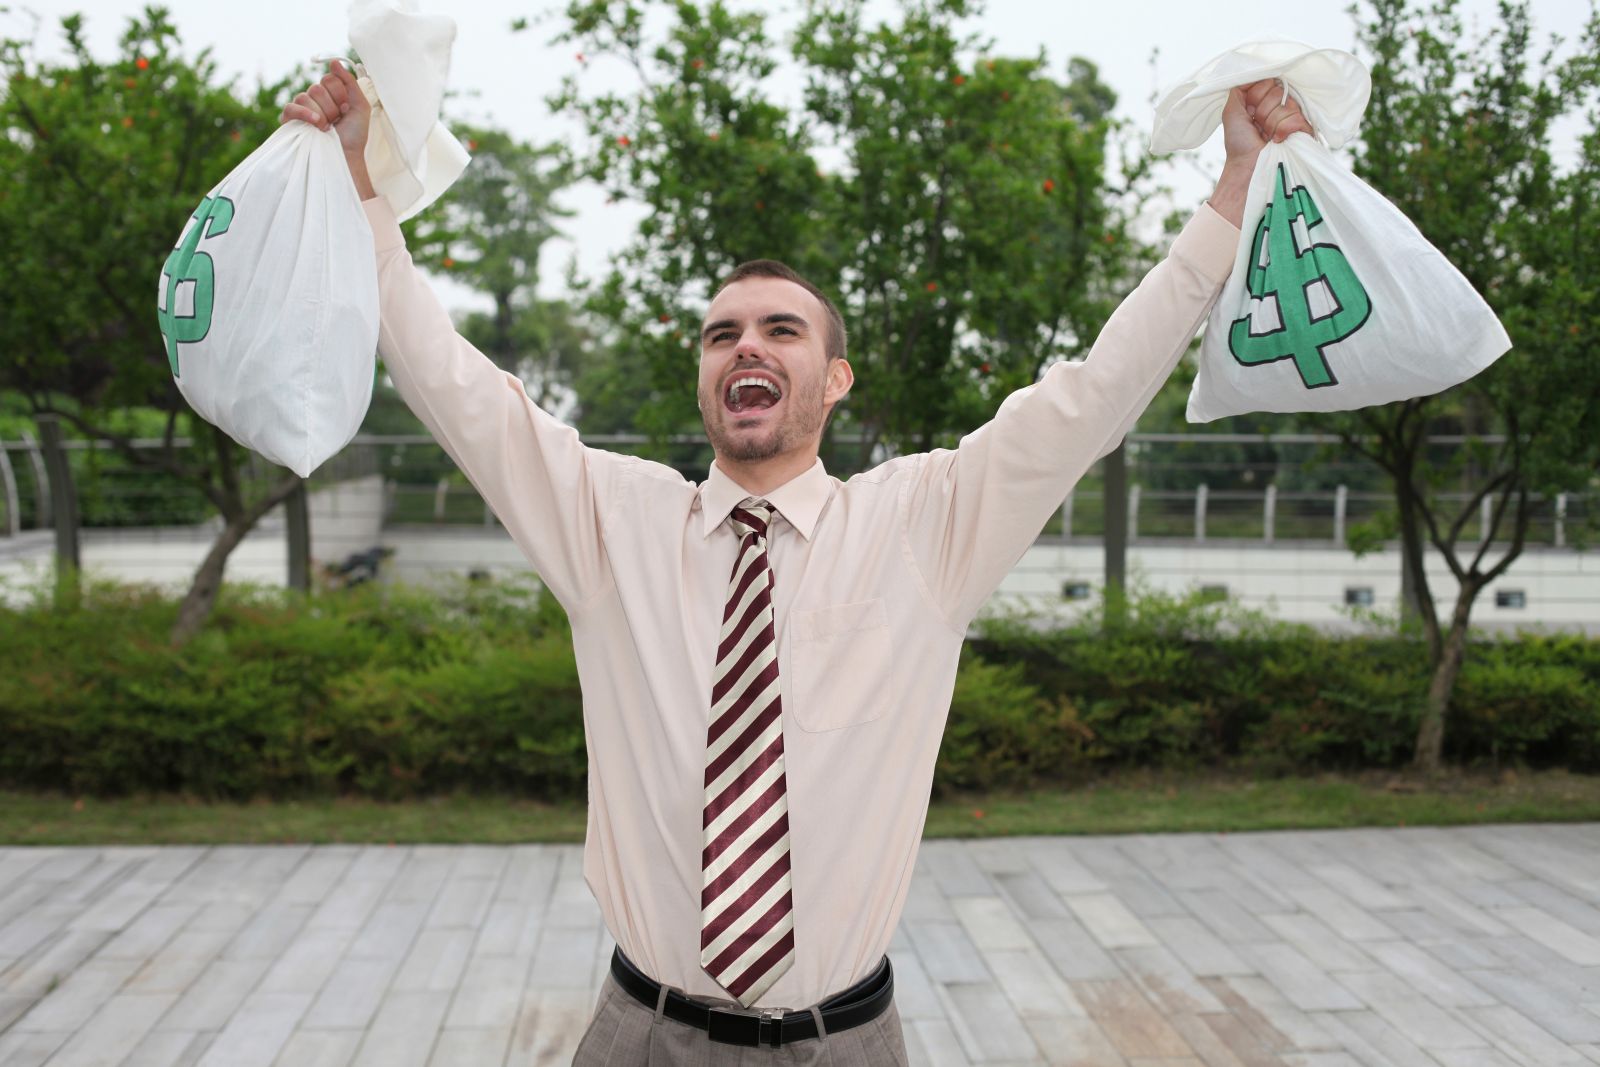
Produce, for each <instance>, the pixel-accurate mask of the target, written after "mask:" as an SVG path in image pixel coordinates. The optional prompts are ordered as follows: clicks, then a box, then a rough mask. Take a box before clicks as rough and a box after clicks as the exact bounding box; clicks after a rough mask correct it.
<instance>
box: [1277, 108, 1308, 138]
mask: <svg viewBox="0 0 1600 1067" xmlns="http://www.w3.org/2000/svg"><path fill="white" fill-rule="evenodd" d="M1291 133H1305V134H1309V133H1311V123H1309V122H1307V121H1306V117H1305V116H1304V115H1302V114H1300V113H1298V112H1296V113H1295V114H1293V115H1285V116H1284V117H1283V119H1282V121H1281V122H1279V123H1278V124H1277V125H1276V126H1274V127H1273V129H1272V139H1273V140H1274V141H1283V140H1286V139H1288V136H1289V135H1290V134H1291Z"/></svg>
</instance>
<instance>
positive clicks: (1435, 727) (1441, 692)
mask: <svg viewBox="0 0 1600 1067" xmlns="http://www.w3.org/2000/svg"><path fill="white" fill-rule="evenodd" d="M1481 588H1482V586H1481V585H1480V584H1479V583H1478V582H1475V581H1470V580H1469V581H1466V582H1463V583H1462V585H1461V590H1460V592H1459V593H1457V594H1456V607H1455V611H1454V612H1453V613H1452V614H1451V616H1450V629H1449V630H1448V631H1447V632H1446V633H1445V635H1444V638H1443V640H1442V641H1441V642H1440V646H1439V655H1438V656H1437V657H1436V658H1435V659H1434V661H1433V678H1432V680H1431V681H1430V682H1429V683H1428V703H1427V705H1426V706H1425V707H1424V708H1423V712H1422V725H1421V726H1420V727H1419V728H1418V730H1417V751H1416V755H1415V765H1416V768H1417V770H1419V771H1422V772H1423V773H1424V774H1430V775H1432V774H1438V773H1439V771H1440V769H1441V768H1442V767H1443V766H1444V726H1445V719H1446V717H1447V715H1448V713H1449V711H1450V698H1451V696H1452V695H1453V694H1454V693H1455V689H1456V679H1457V678H1459V677H1460V676H1461V664H1462V661H1463V660H1465V659H1466V654H1467V622H1468V620H1469V618H1470V617H1471V615H1472V602H1473V601H1474V600H1475V599H1477V596H1478V590H1479V589H1481Z"/></svg>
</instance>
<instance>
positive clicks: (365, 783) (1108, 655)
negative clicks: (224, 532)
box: [0, 582, 1600, 799]
mask: <svg viewBox="0 0 1600 1067" xmlns="http://www.w3.org/2000/svg"><path fill="white" fill-rule="evenodd" d="M176 610H177V603H176V600H175V599H174V598H172V597H169V596H166V595H164V594H161V593H158V592H154V591H151V590H149V589H142V588H138V587H123V586H117V585H113V584H108V583H98V582H86V583H85V587H84V590H83V593H82V595H81V597H80V598H79V600H78V602H77V603H76V604H75V605H74V606H71V607H67V608H61V609H56V608H54V607H52V606H51V597H50V595H49V589H48V588H47V587H43V586H41V587H39V588H37V589H35V590H34V591H33V594H32V596H31V599H29V600H28V602H27V603H25V604H24V605H23V606H22V607H20V608H15V609H10V610H7V609H0V737H4V738H5V743H4V744H3V745H0V785H3V786H8V787H24V788H37V789H66V790H71V791H75V792H87V793H97V794H116V793H130V792H143V791H159V792H172V791H178V792H185V793H190V794H194V795H199V796H203V797H228V798H248V797H256V796H265V797H288V796H296V795H312V794H322V795H326V794H334V793H358V794H363V795H367V796H373V797H380V798H399V797H408V796H417V795H424V794H428V793H437V792H441V791H448V790H457V789H462V790H486V791H498V792H515V793H519V794H525V795H532V796H537V797H543V798H548V799H563V798H569V799H580V798H582V797H583V796H584V795H585V774H586V770H587V759H586V754H585V750H584V740H583V703H582V690H581V687H580V686H579V684H578V676H577V667H576V664H575V663H574V660H573V654H572V645H571V632H570V628H569V627H568V624H567V619H566V616H565V615H564V614H563V613H562V611H561V609H560V607H559V605H557V604H556V603H555V601H554V600H553V599H552V598H550V597H548V596H545V595H542V593H541V592H540V591H539V590H538V589H537V588H536V587H535V586H534V585H533V584H531V583H525V582H510V583H507V582H493V583H490V582H482V583H474V582H463V583H460V584H458V585H456V586H454V587H451V588H449V589H446V590H445V591H443V592H442V593H434V592H425V591H422V590H418V589H411V588H406V587H403V586H375V585H365V586H358V587H355V588H353V589H348V590H341V591H338V592H334V593H322V594H318V595H317V596H315V597H314V598H306V597H302V596H298V595H295V594H292V593H288V592H286V591H284V590H281V589H271V588H263V587H256V586H245V585H229V586H227V587H225V589H224V591H223V594H222V596H221V598H220V599H219V602H218V605H217V608H216V612H215V614H214V617H213V620H212V622H211V624H210V625H209V626H208V627H207V629H206V630H204V631H203V632H202V633H201V634H200V635H199V636H198V637H197V638H196V639H195V640H194V641H192V642H191V643H190V644H189V645H187V646H186V647H185V648H184V649H183V650H182V651H174V650H173V649H171V648H170V647H169V646H168V645H167V641H166V635H167V632H168V630H169V629H170V627H171V625H172V620H173V618H174V616H175V613H176ZM1427 684H1428V671H1427V665H1426V655H1425V654H1424V650H1423V648H1422V646H1421V644H1420V643H1419V642H1418V641H1417V640H1415V639H1414V638H1410V637H1394V636H1384V635H1381V634H1380V635H1375V636H1363V637H1353V638H1352V637H1334V636H1330V635H1328V634H1325V633H1320V632H1317V631H1314V630H1311V629H1309V628H1306V627H1299V626H1291V625H1286V624H1281V623H1273V622H1270V621H1268V620H1265V619H1263V618H1261V617H1260V616H1258V615H1249V614H1244V613H1240V612H1238V611H1237V610H1236V609H1234V608H1231V607H1228V606H1227V605H1222V604H1215V603H1207V602H1204V601H1200V600H1198V599H1194V598H1173V597H1159V596H1147V597H1142V598H1138V599H1136V600H1134V601H1133V602H1131V603H1130V605H1129V610H1128V612H1127V613H1126V615H1125V617H1123V618H1122V619H1121V621H1120V622H1119V623H1118V624H1117V625H1115V626H1112V627H1109V628H1107V627H1105V626H1104V623H1103V620H1102V619H1100V618H1098V617H1087V618H1084V619H1080V620H1078V621H1076V622H1073V623H1068V624H1060V623H1056V622H1051V621H1048V620H1043V619H1040V618H1036V617H1028V616H1021V615H1018V616H1009V617H1004V618H998V619H994V620H989V621H987V622H985V623H984V624H983V625H982V627H981V628H980V632H979V633H978V634H977V635H976V636H975V637H974V638H973V640H971V641H969V642H968V645H967V647H966V648H965V649H964V650H963V653H962V660H961V664H960V667H959V670H958V673H957V677H956V686H955V692H954V694H953V696H952V699H951V706H950V714H949V719H948V724H947V727H946V730H945V735H944V740H943V745H942V747H941V749H940V752H939V756H938V762H937V766H936V773H935V781H934V788H935V790H936V791H940V792H944V791H949V790H995V789H1018V788H1027V787H1030V786H1034V785H1046V784H1052V783H1062V782H1068V781H1073V780H1076V779H1078V778H1081V777H1083V776H1085V775H1087V774H1090V773H1093V772H1095V771H1096V770H1097V769H1099V768H1102V767H1136V766H1165V767H1179V768H1196V767H1202V766H1209V765H1218V764H1230V763H1232V764H1239V765H1242V766H1244V767H1247V768H1253V769H1256V770H1260V771H1264V772H1269V773H1287V772H1294V771H1315V770H1321V769H1356V768H1369V767H1380V768H1381V767H1395V766H1400V765H1402V764H1405V763H1407V762H1409V760H1410V758H1411V751H1412V745H1413V742H1414V739H1415V734H1416V728H1417V722H1418V714H1419V709H1420V708H1421V706H1422V703H1423V700H1424V698H1425V694H1426V690H1427ZM1446 736H1447V738H1448V739H1449V742H1450V746H1451V747H1450V750H1449V751H1450V754H1451V757H1452V758H1453V759H1455V760H1456V761H1458V762H1461V763H1467V764H1473V763H1503V762H1507V761H1510V762H1527V763H1531V764H1535V765H1541V766H1565V767H1568V768H1570V769H1573V770H1580V771H1583V770H1600V641H1595V640H1592V639H1589V638H1584V637H1577V636H1568V635H1555V636H1550V635H1528V634H1524V635H1518V636H1516V637H1510V638H1500V639H1496V640H1477V641H1475V642H1474V644H1473V645H1472V647H1471V649H1470V650H1469V654H1468V658H1467V660H1466V665H1465V667H1464V669H1463V671H1462V674H1461V678H1460V682H1459V683H1458V686H1457V690H1456V699H1455V705H1454V708H1453V710H1452V714H1451V721H1450V723H1449V725H1448V727H1447V735H1446Z"/></svg>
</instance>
